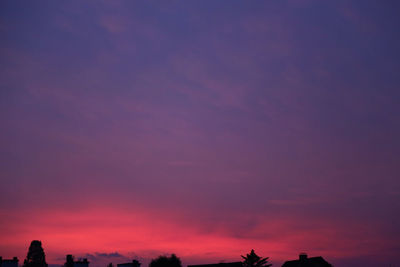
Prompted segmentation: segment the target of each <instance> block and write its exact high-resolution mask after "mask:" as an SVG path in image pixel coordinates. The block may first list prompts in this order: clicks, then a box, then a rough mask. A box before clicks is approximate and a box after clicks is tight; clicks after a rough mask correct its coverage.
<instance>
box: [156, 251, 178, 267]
mask: <svg viewBox="0 0 400 267" xmlns="http://www.w3.org/2000/svg"><path fill="white" fill-rule="evenodd" d="M149 267H182V263H181V260H180V259H179V258H178V257H177V256H176V255H175V254H172V255H171V256H170V257H167V256H160V257H158V258H156V259H153V260H152V261H151V262H150V265H149Z"/></svg>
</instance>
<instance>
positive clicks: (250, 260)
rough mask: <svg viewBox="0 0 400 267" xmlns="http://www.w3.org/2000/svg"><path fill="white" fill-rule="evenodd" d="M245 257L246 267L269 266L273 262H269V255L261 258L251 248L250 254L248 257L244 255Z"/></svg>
mask: <svg viewBox="0 0 400 267" xmlns="http://www.w3.org/2000/svg"><path fill="white" fill-rule="evenodd" d="M241 257H242V258H243V259H244V261H243V266H244V267H269V266H272V264H268V259H269V257H266V258H261V257H259V256H258V255H257V254H256V253H255V252H254V249H252V250H251V252H250V254H247V255H246V257H245V256H242V255H241Z"/></svg>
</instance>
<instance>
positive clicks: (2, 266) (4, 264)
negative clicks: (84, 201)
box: [0, 240, 332, 267]
mask: <svg viewBox="0 0 400 267" xmlns="http://www.w3.org/2000/svg"><path fill="white" fill-rule="evenodd" d="M241 257H242V259H243V261H240V262H231V263H217V264H205V265H188V267H270V266H272V264H270V263H268V260H269V257H265V258H263V257H260V256H258V255H257V254H256V253H255V251H254V249H252V250H251V251H250V253H248V254H246V256H243V255H241ZM0 267H18V259H17V258H14V259H12V260H3V259H2V258H1V257H0ZM22 267H48V264H47V263H46V256H45V253H44V249H43V247H42V242H41V241H38V240H33V241H32V242H31V244H30V246H29V249H28V253H27V256H26V259H25V260H24V264H23V266H22ZM62 267H89V261H88V260H87V259H82V260H74V257H73V256H72V255H67V256H66V261H65V263H64V265H63V266H62ZM107 267H114V265H113V264H112V263H110V264H108V265H107ZM117 267H141V263H140V262H139V261H138V260H132V261H131V262H129V263H121V264H117ZM148 267H182V262H181V260H180V258H178V257H177V256H176V255H175V254H171V255H170V256H166V255H161V256H159V257H157V258H154V259H152V260H151V262H150V264H149V266H148ZM282 267H332V265H331V264H329V263H328V262H326V261H325V260H324V259H323V258H322V257H311V258H308V257H307V254H305V253H302V254H300V256H299V258H298V259H297V260H291V261H286V262H285V263H284V264H283V265H282Z"/></svg>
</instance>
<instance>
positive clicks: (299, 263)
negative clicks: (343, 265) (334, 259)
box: [282, 257, 332, 267]
mask: <svg viewBox="0 0 400 267" xmlns="http://www.w3.org/2000/svg"><path fill="white" fill-rule="evenodd" d="M282 267H332V265H330V264H329V263H328V262H327V261H326V260H324V259H323V258H322V257H311V258H306V259H304V260H293V261H287V262H285V263H284V264H283V265H282Z"/></svg>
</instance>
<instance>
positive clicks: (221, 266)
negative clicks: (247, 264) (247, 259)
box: [187, 261, 243, 267]
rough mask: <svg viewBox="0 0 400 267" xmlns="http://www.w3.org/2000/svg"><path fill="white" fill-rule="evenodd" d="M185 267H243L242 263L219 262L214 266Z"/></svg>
mask: <svg viewBox="0 0 400 267" xmlns="http://www.w3.org/2000/svg"><path fill="white" fill-rule="evenodd" d="M187 267H243V263H242V262H240V261H238V262H226V263H225V262H221V263H215V264H201V265H188V266H187Z"/></svg>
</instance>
